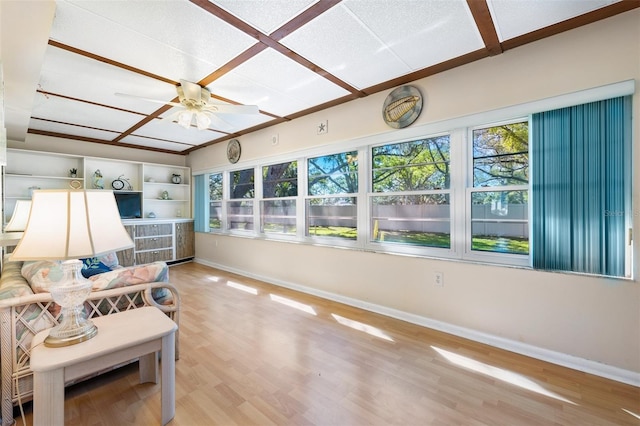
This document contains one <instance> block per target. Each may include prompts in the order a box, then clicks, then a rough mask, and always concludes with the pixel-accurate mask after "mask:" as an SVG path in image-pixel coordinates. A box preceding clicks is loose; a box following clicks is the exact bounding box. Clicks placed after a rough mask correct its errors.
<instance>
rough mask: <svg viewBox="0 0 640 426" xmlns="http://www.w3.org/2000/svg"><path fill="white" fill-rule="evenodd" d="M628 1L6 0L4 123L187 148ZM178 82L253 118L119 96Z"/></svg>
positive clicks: (14, 132) (504, 46)
mask: <svg viewBox="0 0 640 426" xmlns="http://www.w3.org/2000/svg"><path fill="white" fill-rule="evenodd" d="M639 6H640V2H638V1H635V0H633V1H629V0H624V1H614V0H580V1H577V0H342V1H340V0H319V1H318V0H215V1H208V0H192V1H188V0H155V1H153V0H145V1H143V0H128V1H106V0H92V1H88V0H80V1H67V0H59V1H56V2H55V4H53V3H52V2H51V1H12V0H3V1H2V3H1V5H0V17H1V19H2V22H1V24H2V26H3V28H2V39H1V41H2V56H1V59H2V66H3V69H4V84H5V96H4V107H5V125H6V127H7V132H8V137H9V139H12V140H25V138H26V137H27V134H42V135H51V136H57V137H63V138H67V139H74V140H78V141H87V142H94V143H95V142H97V143H104V144H112V145H121V146H127V147H135V148H140V149H149V150H154V151H163V152H170V153H180V154H187V153H189V152H192V151H194V150H196V149H198V148H200V147H203V146H206V145H210V144H212V143H217V142H220V141H225V140H227V139H229V138H230V137H237V136H239V135H242V134H245V133H248V132H252V131H255V130H258V129H261V128H264V127H268V126H271V125H274V124H277V123H281V122H283V121H287V120H291V119H294V118H296V117H300V116H303V115H306V114H309V113H312V112H315V111H318V110H322V109H324V108H327V107H330V106H333V105H337V104H340V103H343V102H346V101H348V100H352V99H356V98H359V97H364V96H367V95H370V94H372V93H376V92H379V91H382V90H388V89H392V88H394V87H396V86H398V85H401V84H404V83H408V82H410V81H413V80H416V79H419V78H422V77H426V76H428V75H432V74H435V73H438V72H442V71H444V70H447V69H451V68H454V67H456V66H460V65H462V64H466V63H469V62H472V61H475V60H478V59H482V58H485V57H487V56H492V55H499V54H501V53H503V52H504V51H506V50H508V49H513V48H517V47H518V46H521V45H523V44H526V43H529V42H532V41H535V40H539V39H541V38H544V37H548V36H551V35H554V34H557V33H559V32H562V31H566V30H568V29H572V28H576V27H579V26H581V25H586V24H589V23H592V22H595V21H597V20H600V19H604V18H607V17H610V16H613V15H615V14H618V13H624V12H626V11H628V10H631V9H634V8H637V7H639ZM48 10H51V12H52V13H51V12H47V11H48ZM39 12H43V13H42V14H40V15H38V13H39ZM25 26H26V28H25ZM180 80H187V81H191V82H195V83H198V84H200V85H201V86H203V87H206V88H207V89H208V90H209V91H210V92H211V94H212V96H213V99H212V101H213V102H217V103H221V104H237V105H244V104H246V105H257V106H258V109H259V114H242V115H236V114H231V115H229V114H224V115H219V116H217V117H219V118H220V119H222V120H224V121H223V122H221V121H219V120H214V121H213V122H212V124H211V125H210V126H209V128H207V129H205V130H198V129H197V128H196V127H195V125H193V126H192V127H190V128H183V127H181V126H179V125H178V124H177V123H176V122H174V121H172V120H171V119H166V118H167V117H170V116H171V117H173V116H174V115H175V114H174V113H175V112H176V111H177V108H176V107H173V106H170V105H163V104H162V103H154V102H151V101H149V100H146V99H139V98H134V97H130V96H118V95H116V93H124V94H128V95H133V96H138V97H141V98H147V99H154V100H159V101H162V102H167V101H173V102H177V101H178V98H177V93H176V85H178V84H179V82H180ZM163 118H164V119H163Z"/></svg>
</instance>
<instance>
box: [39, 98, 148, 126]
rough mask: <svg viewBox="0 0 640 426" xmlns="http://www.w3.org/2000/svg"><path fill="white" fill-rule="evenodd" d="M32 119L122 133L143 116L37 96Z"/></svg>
mask: <svg viewBox="0 0 640 426" xmlns="http://www.w3.org/2000/svg"><path fill="white" fill-rule="evenodd" d="M31 116H32V118H33V117H36V118H47V119H49V120H52V121H59V122H62V123H73V124H77V125H78V126H85V127H91V128H97V129H101V130H109V131H119V132H122V131H124V130H126V129H128V128H129V127H131V126H133V125H134V124H135V123H137V122H138V121H139V120H140V119H141V118H144V116H142V115H138V114H131V113H128V112H123V111H119V110H114V109H110V108H104V107H101V106H97V105H92V104H88V103H85V102H75V101H70V100H68V99H64V98H59V97H57V96H49V95H43V94H41V93H37V94H36V98H35V105H34V108H33V111H32V114H31Z"/></svg>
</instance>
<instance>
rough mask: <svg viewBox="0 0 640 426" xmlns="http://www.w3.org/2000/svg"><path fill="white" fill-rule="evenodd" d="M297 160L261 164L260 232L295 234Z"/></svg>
mask: <svg viewBox="0 0 640 426" xmlns="http://www.w3.org/2000/svg"><path fill="white" fill-rule="evenodd" d="M297 196H298V162H297V161H289V162H286V163H279V164H272V165H269V166H263V167H262V201H261V209H260V213H261V231H262V232H263V233H265V234H281V235H296V234H297V222H296V217H297V215H296V197H297Z"/></svg>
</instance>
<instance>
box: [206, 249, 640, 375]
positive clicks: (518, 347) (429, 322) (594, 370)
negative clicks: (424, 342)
mask: <svg viewBox="0 0 640 426" xmlns="http://www.w3.org/2000/svg"><path fill="white" fill-rule="evenodd" d="M194 262H196V263H201V264H203V265H207V266H211V267H212V268H217V269H221V270H223V271H227V272H231V273H234V274H238V275H242V276H245V277H248V278H253V279H257V280H260V281H264V282H266V283H269V284H273V285H277V286H280V287H285V288H289V289H292V290H296V291H300V292H302V293H307V294H311V295H313V296H318V297H322V298H323V299H327V300H332V301H334V302H338V303H343V304H345V305H349V306H354V307H357V308H361V309H364V310H367V311H371V312H375V313H378V314H381V315H385V316H388V317H391V318H396V319H399V320H402V321H406V322H409V323H412V324H416V325H420V326H423V327H427V328H431V329H433V330H438V331H442V332H444V333H448V334H452V335H454V336H459V337H463V338H465V339H469V340H473V341H475V342H479V343H484V344H487V345H491V346H494V347H497V348H500V349H504V350H507V351H511V352H515V353H517V354H521V355H525V356H529V357H531V358H535V359H539V360H541V361H546V362H550V363H552V364H556V365H561V366H563V367H567V368H571V369H574V370H578V371H582V372H585V373H589V374H593V375H596V376H600V377H604V378H607V379H611V380H615V381H617V382H621V383H626V384H629V385H632V386H638V387H640V373H636V372H634V371H630V370H624V369H622V368H618V367H614V366H611V365H607V364H603V363H600V362H596V361H591V360H588V359H584V358H580V357H577V356H573V355H568V354H565V353H562V352H556V351H552V350H549V349H544V348H540V347H537V346H533V345H529V344H526V343H522V342H518V341H515V340H511V339H506V338H504V337H499V336H495V335H492V334H488V333H483V332H481V331H477V330H473V329H470V328H465V327H460V326H457V325H452V324H449V323H446V322H442V321H437V320H434V319H431V318H427V317H423V316H420V315H415V314H410V313H407V312H404V311H400V310H397V309H392V308H389V307H386V306H382V305H376V304H373V303H368V302H364V301H362V300H358V299H354V298H351V297H345V296H342V295H339V294H335V293H330V292H326V291H322V290H317V289H314V288H311V287H305V286H301V285H298V284H295V283H291V282H287V281H283V280H278V279H273V278H271V277H265V276H261V275H257V274H253V273H251V272H247V271H244V270H238V269H234V268H229V267H227V266H225V265H219V264H217V263H213V262H209V261H206V260H203V259H198V258H196V259H194Z"/></svg>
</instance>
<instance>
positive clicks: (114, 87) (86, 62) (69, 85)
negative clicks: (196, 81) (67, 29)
mask: <svg viewBox="0 0 640 426" xmlns="http://www.w3.org/2000/svg"><path fill="white" fill-rule="evenodd" d="M96 76H100V77H99V78H96ZM39 89H40V90H44V91H46V92H51V93H57V94H64V95H65V96H69V97H72V98H77V99H83V100H86V101H90V102H95V103H99V104H103V105H109V106H113V107H117V108H123V109H128V110H132V111H136V112H142V113H146V114H149V113H151V112H153V111H155V110H156V109H158V104H155V103H151V102H146V101H142V100H139V99H132V98H127V97H122V96H116V93H126V94H131V95H138V96H144V97H148V98H152V99H160V100H167V101H169V100H171V99H173V98H174V97H175V96H176V88H175V86H173V85H171V84H167V83H163V82H161V81H158V80H154V79H150V78H147V77H144V76H142V75H139V74H136V73H133V72H130V71H127V70H124V69H122V68H118V67H115V66H110V65H107V64H104V63H102V62H100V61H96V60H94V59H90V58H87V57H85V56H80V55H76V54H74V53H71V52H68V51H66V50H62V49H58V48H56V47H53V46H48V48H47V53H46V56H45V62H44V65H43V67H42V71H41V78H40V87H39Z"/></svg>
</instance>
